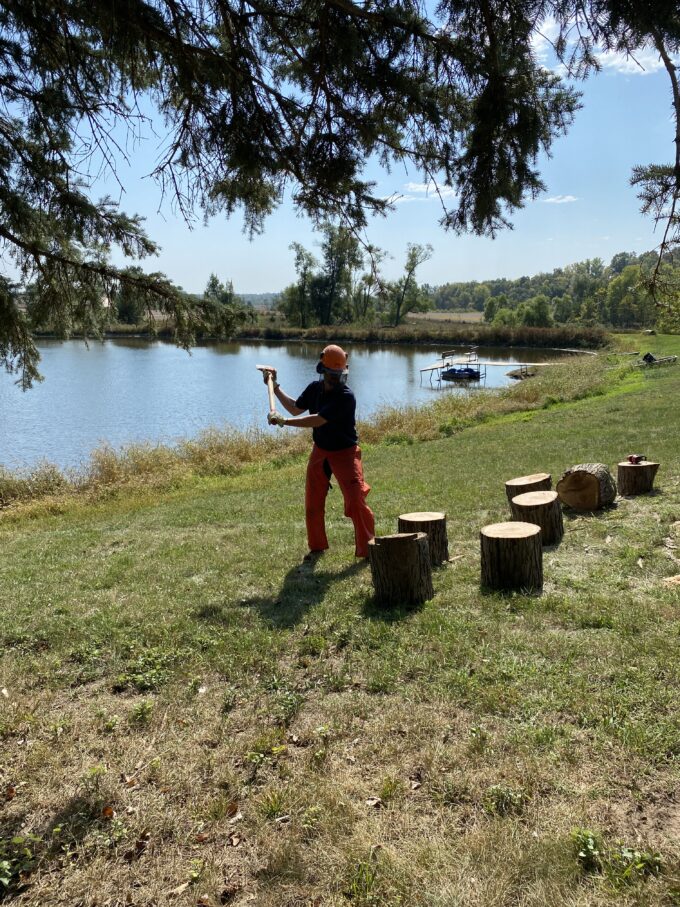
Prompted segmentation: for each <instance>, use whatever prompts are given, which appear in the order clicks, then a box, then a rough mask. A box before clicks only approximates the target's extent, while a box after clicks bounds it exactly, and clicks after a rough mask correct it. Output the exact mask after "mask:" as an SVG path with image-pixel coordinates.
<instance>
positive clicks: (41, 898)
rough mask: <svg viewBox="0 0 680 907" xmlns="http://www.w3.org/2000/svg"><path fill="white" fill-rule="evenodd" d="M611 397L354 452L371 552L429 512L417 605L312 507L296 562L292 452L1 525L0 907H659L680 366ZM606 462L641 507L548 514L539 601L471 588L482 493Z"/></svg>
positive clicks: (669, 809)
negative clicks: (325, 541) (430, 548)
mask: <svg viewBox="0 0 680 907" xmlns="http://www.w3.org/2000/svg"><path fill="white" fill-rule="evenodd" d="M676 341H677V338H671V339H667V338H662V339H660V340H659V341H658V342H659V344H666V345H667V346H666V348H665V349H672V348H673V346H674V344H675V342H676ZM665 349H664V351H665ZM661 351H662V350H660V352H661ZM529 384H530V382H527V385H529ZM617 389H618V391H622V390H623V389H625V392H613V393H604V394H602V395H601V396H598V397H591V398H587V399H583V400H580V401H578V402H575V403H555V404H553V405H550V406H549V407H548V408H545V409H543V408H541V409H538V410H534V411H533V412H527V413H524V414H522V413H520V412H513V413H510V414H500V415H495V416H493V417H492V418H490V419H489V420H488V421H485V422H482V423H481V424H474V425H472V426H469V427H466V426H464V425H463V426H461V425H454V426H453V429H452V432H451V434H450V436H443V437H442V436H440V437H438V438H437V439H434V440H429V441H423V442H415V441H414V439H413V437H411V436H409V434H408V430H407V426H406V425H403V426H400V427H397V428H396V429H395V430H394V431H393V433H392V435H391V436H390V438H389V442H388V443H380V444H377V443H373V444H368V445H367V447H366V450H365V468H366V476H367V480H368V482H369V483H370V484H371V485H372V486H373V490H372V492H371V496H370V498H369V501H370V502H371V503H372V506H373V507H374V509H375V512H376V517H377V522H378V531H379V532H381V533H384V532H392V531H395V529H396V518H397V516H398V514H399V513H402V512H407V511H411V510H420V509H422V510H431V509H432V510H434V509H437V510H440V509H441V510H445V511H446V512H447V515H448V532H449V547H450V553H451V555H452V556H453V557H454V558H455V560H453V561H452V562H451V563H450V564H449V565H448V566H446V567H444V568H442V569H440V570H438V571H436V573H435V577H434V585H435V597H434V599H432V601H430V602H428V603H427V604H426V605H425V606H424V607H422V608H420V609H417V610H413V611H408V610H405V609H399V608H397V609H394V610H390V611H380V610H378V609H376V608H375V606H374V605H373V603H372V596H371V584H370V575H369V571H368V568H367V567H366V566H365V565H362V564H361V563H358V562H355V561H354V559H353V557H352V550H353V548H352V533H351V525H350V524H349V522H348V521H347V520H345V519H344V517H343V515H342V504H341V500H340V496H339V492H338V490H337V489H334V490H333V491H332V492H331V495H330V498H329V520H328V524H329V535H330V539H331V546H332V547H331V550H330V552H329V553H328V554H327V555H325V556H324V557H323V558H322V559H321V560H320V561H319V562H318V563H317V564H316V565H315V566H314V567H313V568H312V567H307V566H305V565H302V564H301V555H302V554H303V553H304V550H305V545H304V519H303V512H302V503H303V502H302V493H303V484H302V483H303V478H304V459H303V457H301V456H298V455H296V456H295V457H294V458H293V459H292V460H282V461H281V462H277V463H274V464H263V465H259V466H251V467H250V468H248V469H247V470H245V471H244V472H242V473H241V474H240V475H238V476H234V477H228V476H227V477H214V476H207V477H197V478H192V479H190V480H183V482H182V483H181V484H179V485H178V486H177V487H176V488H170V489H165V490H154V489H151V490H149V491H148V492H146V493H144V492H143V491H139V490H138V491H137V492H136V493H135V494H133V495H126V494H125V493H124V492H121V493H120V494H119V495H116V496H113V497H112V498H111V499H110V500H99V501H96V502H94V503H90V504H89V505H87V506H86V505H85V504H83V503H82V502H81V503H78V502H76V503H71V502H63V501H62V502H61V503H60V504H59V509H60V511H61V512H59V513H57V514H49V513H45V512H42V513H41V512H40V511H39V510H38V509H36V508H33V509H29V510H28V511H27V512H26V513H25V514H24V515H21V514H17V515H15V516H13V517H12V518H11V519H10V520H7V519H4V520H3V521H2V522H0V541H1V543H2V555H1V557H0V593H1V598H0V601H1V602H2V604H1V605H0V607H1V608H2V616H3V620H2V623H1V624H0V626H1V629H0V636H1V637H2V643H3V659H2V679H1V680H0V690H1V691H2V692H1V694H0V734H1V738H0V743H1V745H2V760H1V763H0V771H1V775H0V778H1V780H2V784H3V791H4V797H5V802H4V808H3V811H2V816H1V817H0V841H1V844H0V848H1V849H0V866H1V867H2V873H4V878H5V879H6V882H5V883H4V890H5V892H6V893H5V900H7V901H8V902H16V903H27V904H28V903H31V904H32V903H36V904H37V903H69V904H74V903H82V904H102V905H103V904H105V903H107V902H108V903H110V904H114V903H121V904H123V903H131V904H140V905H141V904H144V905H147V904H163V903H178V904H196V903H200V902H204V903H205V904H220V903H235V904H238V903H244V904H245V903H253V902H254V903H258V904H263V905H270V904H271V905H274V904H277V905H281V904H290V905H293V904H324V905H326V904H328V905H341V904H360V905H377V904H381V905H382V904H385V905H397V904H400V905H401V904H423V905H425V904H427V905H430V904H441V905H444V904H446V905H448V904H459V903H460V904H462V903H480V904H486V903H499V904H501V903H508V904H510V903H522V904H536V905H538V904H546V903H553V904H565V903H569V904H604V903H613V902H617V903H645V904H654V905H655V904H659V905H661V904H669V903H673V902H674V900H673V899H674V898H676V896H677V894H676V891H677V887H678V881H677V873H678V857H679V856H680V849H679V847H678V844H677V832H678V830H679V829H680V807H679V806H678V804H676V802H675V801H676V790H677V782H678V772H677V754H678V753H680V721H679V720H678V716H677V714H676V711H677V710H676V702H677V692H678V679H679V678H678V671H679V669H678V667H677V657H676V650H677V639H678V635H679V633H680V622H678V614H677V605H678V595H677V591H676V589H674V587H672V586H670V585H666V584H665V583H664V578H667V577H668V576H670V575H672V574H675V573H680V563H678V562H677V558H678V557H680V555H678V547H680V534H679V533H678V531H677V530H678V525H677V524H678V522H679V521H680V503H679V494H678V489H679V487H680V482H679V476H680V455H679V453H678V449H677V447H678V445H677V440H676V435H677V415H676V406H675V401H676V400H677V396H678V391H679V390H680V376H679V375H678V372H676V371H675V370H674V369H673V368H669V369H666V370H662V369H658V370H647V371H645V372H644V373H642V372H640V373H635V375H633V376H632V377H629V378H626V379H625V381H624V383H623V384H619V385H617ZM528 390H529V388H527V392H528ZM413 434H414V435H417V433H416V432H414V433H413ZM631 452H639V453H644V454H646V455H647V456H649V457H653V458H655V459H658V460H659V461H660V462H661V464H662V465H661V469H660V471H659V474H658V477H657V483H656V484H657V488H658V492H657V493H656V494H654V495H651V496H645V497H641V498H637V499H625V500H619V501H617V506H615V507H614V508H612V509H611V510H607V511H604V512H601V513H598V514H593V515H578V514H567V513H565V526H566V533H565V538H564V541H563V543H562V544H561V545H560V546H559V547H558V548H555V549H551V550H548V551H546V552H545V556H544V573H545V591H544V593H543V595H541V596H538V597H530V596H523V595H519V594H516V595H482V594H480V590H479V551H478V549H479V542H478V533H479V529H480V527H481V526H482V525H484V524H485V523H487V522H495V521H497V520H499V519H506V518H507V502H506V500H505V492H504V487H503V482H504V480H505V479H507V478H510V477H512V476H514V475H521V474H524V473H529V472H535V471H538V470H541V471H543V470H545V471H548V472H551V473H552V474H553V479H554V480H556V479H557V478H559V475H560V474H561V472H562V471H563V470H564V469H565V468H567V467H568V466H571V465H573V464H574V463H577V462H584V461H599V462H604V463H607V464H608V465H610V467H612V468H614V467H615V464H616V462H617V460H618V459H621V458H622V457H623V456H624V455H626V454H627V453H631ZM676 588H677V587H676ZM2 873H0V875H1V874H2ZM0 884H2V883H0ZM1 891H2V889H1V888H0V892H1ZM1 896H2V895H1V894H0V897H1Z"/></svg>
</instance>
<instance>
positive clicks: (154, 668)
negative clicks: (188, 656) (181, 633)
mask: <svg viewBox="0 0 680 907" xmlns="http://www.w3.org/2000/svg"><path fill="white" fill-rule="evenodd" d="M179 658H181V653H180V652H178V651H170V652H166V651H163V650H161V649H154V648H149V649H145V650H144V651H143V652H140V653H139V654H138V655H136V657H134V658H133V659H132V660H131V661H130V663H129V664H128V666H127V669H126V670H125V671H124V672H123V673H121V674H119V675H118V677H117V678H116V681H115V683H114V685H113V692H114V693H122V692H124V691H126V690H136V691H137V692H138V693H151V692H154V691H156V690H158V689H159V688H160V687H162V686H163V685H164V684H165V683H167V681H168V679H169V678H170V666H171V665H172V664H173V663H174V662H175V661H176V660H178V659H179Z"/></svg>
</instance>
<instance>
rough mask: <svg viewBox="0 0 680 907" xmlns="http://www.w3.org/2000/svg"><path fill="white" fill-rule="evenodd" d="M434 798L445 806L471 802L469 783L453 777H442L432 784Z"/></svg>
mask: <svg viewBox="0 0 680 907" xmlns="http://www.w3.org/2000/svg"><path fill="white" fill-rule="evenodd" d="M431 793H432V799H433V800H434V801H435V803H441V804H442V805H443V806H460V805H461V804H463V803H470V802H471V800H472V797H471V795H470V791H469V789H468V787H467V785H465V784H463V783H462V782H460V781H456V780H454V779H453V778H446V777H444V778H441V779H439V780H436V781H434V782H433V784H432V790H431Z"/></svg>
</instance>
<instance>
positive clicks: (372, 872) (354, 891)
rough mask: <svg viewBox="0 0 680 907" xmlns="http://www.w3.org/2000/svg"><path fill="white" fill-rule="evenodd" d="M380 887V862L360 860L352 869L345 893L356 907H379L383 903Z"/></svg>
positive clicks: (371, 859)
mask: <svg viewBox="0 0 680 907" xmlns="http://www.w3.org/2000/svg"><path fill="white" fill-rule="evenodd" d="M379 887H380V885H379V870H378V862H377V860H375V859H373V858H370V859H368V860H360V861H359V862H358V863H356V865H355V866H353V867H352V871H351V874H350V877H349V880H348V883H347V887H346V888H345V890H344V892H343V893H344V895H345V897H346V898H347V900H348V901H349V902H350V903H351V904H354V905H356V907H379V905H380V904H381V903H382V898H381V894H380V891H379Z"/></svg>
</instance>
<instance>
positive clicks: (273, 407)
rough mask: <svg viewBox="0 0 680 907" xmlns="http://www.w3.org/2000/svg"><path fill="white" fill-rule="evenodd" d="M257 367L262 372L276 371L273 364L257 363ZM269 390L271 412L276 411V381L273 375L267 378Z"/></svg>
mask: <svg viewBox="0 0 680 907" xmlns="http://www.w3.org/2000/svg"><path fill="white" fill-rule="evenodd" d="M255 368H257V369H259V370H260V371H261V372H266V371H268V370H271V371H274V366H273V365H256V366H255ZM267 392H268V393H269V412H270V413H275V412H276V399H275V397H274V382H273V380H272V376H271V375H269V377H268V378H267Z"/></svg>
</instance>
